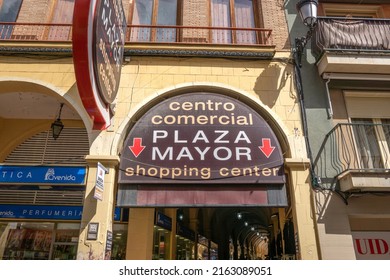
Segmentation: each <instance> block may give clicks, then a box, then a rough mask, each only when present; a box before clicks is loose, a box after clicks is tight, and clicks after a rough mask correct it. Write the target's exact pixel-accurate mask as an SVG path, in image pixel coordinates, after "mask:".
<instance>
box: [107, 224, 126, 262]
mask: <svg viewBox="0 0 390 280" xmlns="http://www.w3.org/2000/svg"><path fill="white" fill-rule="evenodd" d="M113 235H114V236H113V240H112V253H111V259H112V260H124V259H126V244H127V224H118V225H114V234H113Z"/></svg>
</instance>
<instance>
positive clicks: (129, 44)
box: [0, 22, 275, 59]
mask: <svg viewBox="0 0 390 280" xmlns="http://www.w3.org/2000/svg"><path fill="white" fill-rule="evenodd" d="M0 41H2V45H3V46H2V47H0V51H5V50H9V51H12V50H15V49H16V47H18V48H22V49H23V48H25V47H26V46H28V47H30V48H31V47H34V48H35V49H36V50H37V51H39V46H43V45H44V46H45V49H48V48H50V47H51V48H53V49H54V50H55V49H56V48H59V47H62V48H68V52H70V51H71V44H70V43H71V41H72V25H70V24H42V23H18V22H17V23H14V22H0ZM125 53H126V54H127V55H175V56H178V55H180V56H211V57H218V56H222V57H224V56H228V57H253V58H265V59H269V58H272V57H273V56H274V53H275V45H274V44H273V42H272V30H271V29H264V28H228V27H199V26H161V25H160V26H152V25H129V26H128V28H127V34H126V38H125Z"/></svg>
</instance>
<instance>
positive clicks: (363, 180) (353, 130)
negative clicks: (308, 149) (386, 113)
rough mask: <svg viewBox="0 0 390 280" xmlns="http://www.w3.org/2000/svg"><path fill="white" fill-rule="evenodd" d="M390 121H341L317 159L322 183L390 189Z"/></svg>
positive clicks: (356, 189) (348, 188)
mask: <svg viewBox="0 0 390 280" xmlns="http://www.w3.org/2000/svg"><path fill="white" fill-rule="evenodd" d="M389 151H390V123H386V124H384V123H340V124H338V125H336V126H335V127H334V129H332V130H331V131H330V132H329V133H328V134H327V135H326V137H325V140H324V142H323V144H322V146H321V149H320V151H319V153H318V155H317V157H316V159H315V161H314V170H315V173H316V174H317V176H318V177H319V180H320V181H321V183H322V184H323V185H326V186H328V187H329V188H332V189H339V190H341V191H343V192H364V191H370V192H376V191H390V178H389V177H390V152H389Z"/></svg>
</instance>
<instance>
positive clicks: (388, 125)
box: [381, 119, 390, 162]
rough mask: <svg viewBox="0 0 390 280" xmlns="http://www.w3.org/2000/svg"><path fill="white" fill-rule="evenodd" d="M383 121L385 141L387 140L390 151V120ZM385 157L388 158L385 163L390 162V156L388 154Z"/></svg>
mask: <svg viewBox="0 0 390 280" xmlns="http://www.w3.org/2000/svg"><path fill="white" fill-rule="evenodd" d="M381 121H382V124H383V132H384V133H385V139H386V142H387V148H388V151H390V119H383V120H381ZM385 156H386V159H385V161H386V162H389V160H390V155H389V154H387V155H385Z"/></svg>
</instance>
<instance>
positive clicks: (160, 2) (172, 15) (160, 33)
mask: <svg viewBox="0 0 390 280" xmlns="http://www.w3.org/2000/svg"><path fill="white" fill-rule="evenodd" d="M177 7H178V0H135V1H134V4H133V17H132V25H135V26H133V27H132V28H131V35H130V40H131V41H132V42H175V41H176V38H177V30H176V28H169V27H161V28H152V27H148V26H150V25H152V26H156V25H158V26H175V25H176V24H177V12H178V8H177ZM137 25H140V27H136V26H137Z"/></svg>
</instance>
